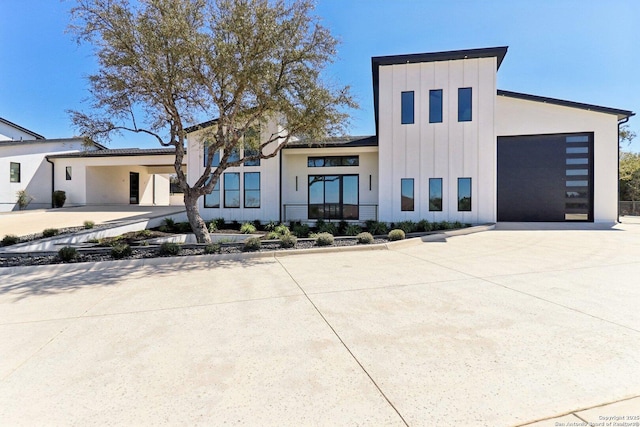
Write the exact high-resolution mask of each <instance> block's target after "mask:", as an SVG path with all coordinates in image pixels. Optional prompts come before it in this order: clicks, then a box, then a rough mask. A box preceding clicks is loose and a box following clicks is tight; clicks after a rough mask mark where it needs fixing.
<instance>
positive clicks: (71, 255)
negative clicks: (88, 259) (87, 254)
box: [58, 246, 78, 262]
mask: <svg viewBox="0 0 640 427" xmlns="http://www.w3.org/2000/svg"><path fill="white" fill-rule="evenodd" d="M77 256H78V251H77V250H76V248H72V247H70V246H65V247H64V248H61V249H60V250H59V251H58V258H60V259H61V260H62V261H63V262H69V261H73V260H74V259H76V257H77Z"/></svg>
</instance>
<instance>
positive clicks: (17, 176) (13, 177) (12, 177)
mask: <svg viewBox="0 0 640 427" xmlns="http://www.w3.org/2000/svg"><path fill="white" fill-rule="evenodd" d="M16 167H17V171H16ZM21 168H22V166H21V165H20V163H18V162H9V182H20V181H21V179H22V172H21Z"/></svg>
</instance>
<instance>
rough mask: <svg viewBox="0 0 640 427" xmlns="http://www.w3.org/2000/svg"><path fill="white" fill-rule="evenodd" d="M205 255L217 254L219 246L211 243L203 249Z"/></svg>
mask: <svg viewBox="0 0 640 427" xmlns="http://www.w3.org/2000/svg"><path fill="white" fill-rule="evenodd" d="M204 253H205V254H217V253H220V245H219V244H217V243H211V244H209V245H207V246H205V247H204Z"/></svg>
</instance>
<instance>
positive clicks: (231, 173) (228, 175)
mask: <svg viewBox="0 0 640 427" xmlns="http://www.w3.org/2000/svg"><path fill="white" fill-rule="evenodd" d="M231 175H237V176H238V188H237V189H235V188H228V187H227V185H228V184H227V183H228V182H229V181H230V180H229V179H227V178H229V177H230V176H231ZM223 187H224V204H223V205H224V207H225V208H230V209H237V208H240V205H241V204H242V202H241V200H240V188H241V187H242V186H241V185H240V172H225V173H224V182H223ZM229 193H238V205H237V206H235V204H234V205H229V203H228V202H229V199H230V197H229V196H228V195H229Z"/></svg>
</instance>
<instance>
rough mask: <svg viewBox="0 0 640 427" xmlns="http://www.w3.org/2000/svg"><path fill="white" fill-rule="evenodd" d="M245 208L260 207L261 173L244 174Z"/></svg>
mask: <svg viewBox="0 0 640 427" xmlns="http://www.w3.org/2000/svg"><path fill="white" fill-rule="evenodd" d="M244 207H245V208H259V207H260V172H245V173H244Z"/></svg>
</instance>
